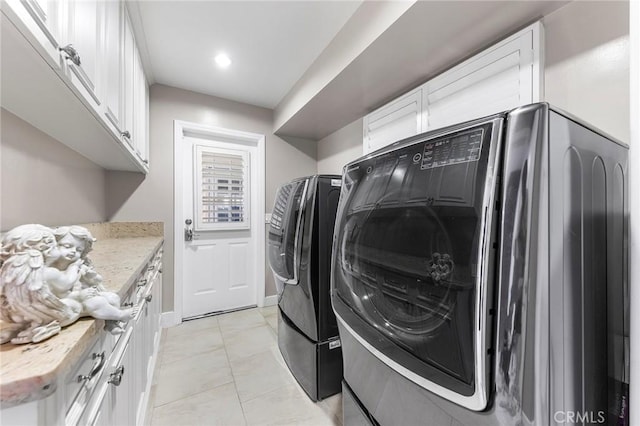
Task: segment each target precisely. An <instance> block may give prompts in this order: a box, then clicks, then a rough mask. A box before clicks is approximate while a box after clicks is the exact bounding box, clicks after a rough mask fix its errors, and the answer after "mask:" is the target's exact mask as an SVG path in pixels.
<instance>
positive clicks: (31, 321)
mask: <svg viewBox="0 0 640 426" xmlns="http://www.w3.org/2000/svg"><path fill="white" fill-rule="evenodd" d="M93 241H94V238H93V237H92V236H91V234H90V233H89V231H88V230H87V229H85V228H82V227H79V226H71V227H68V226H66V227H60V228H57V229H56V230H55V231H54V230H52V229H50V228H47V227H45V226H42V225H35V224H31V225H22V226H18V227H17V228H14V229H12V230H11V231H9V232H8V233H7V234H6V235H5V236H4V238H3V239H2V249H1V251H0V262H1V266H0V319H1V320H2V321H3V323H4V324H3V325H2V328H1V329H0V344H2V343H6V342H11V343H14V344H21V343H31V342H33V343H37V342H40V341H42V340H45V339H47V338H49V337H51V336H54V335H55V334H57V333H59V332H60V329H61V328H62V327H65V326H67V325H69V324H72V323H73V322H75V321H76V320H78V318H80V317H82V316H92V317H94V318H98V319H104V320H107V326H106V328H107V329H108V330H110V331H111V332H112V333H119V332H122V328H121V327H120V326H119V321H128V320H129V319H131V318H132V317H133V316H134V315H135V313H136V312H137V307H135V308H129V309H121V308H120V298H119V296H118V295H117V294H115V293H111V292H108V291H106V289H105V288H104V286H103V285H102V277H101V276H100V275H99V274H98V273H97V272H96V271H95V269H94V268H93V266H92V265H91V263H90V261H89V259H88V258H87V253H88V252H89V251H90V250H91V247H92V244H93Z"/></svg>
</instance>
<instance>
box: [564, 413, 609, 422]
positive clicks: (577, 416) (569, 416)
mask: <svg viewBox="0 0 640 426" xmlns="http://www.w3.org/2000/svg"><path fill="white" fill-rule="evenodd" d="M553 420H555V421H556V423H560V424H573V423H587V424H594V423H599V424H604V423H605V421H606V420H607V416H606V414H605V412H604V411H584V412H580V411H556V412H555V414H554V415H553Z"/></svg>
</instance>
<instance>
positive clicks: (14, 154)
mask: <svg viewBox="0 0 640 426" xmlns="http://www.w3.org/2000/svg"><path fill="white" fill-rule="evenodd" d="M0 119H1V124H2V131H1V138H2V143H0V164H1V176H0V180H1V183H0V187H1V191H2V197H1V198H0V231H7V230H9V229H11V228H13V227H15V226H17V225H21V224H24V223H41V224H43V225H48V226H56V225H68V224H72V223H89V222H101V221H104V220H105V218H106V216H107V213H106V200H105V171H104V170H103V169H102V168H100V167H99V166H97V165H95V164H94V163H92V162H91V161H89V160H87V159H86V158H84V157H82V156H81V155H80V154H78V153H76V152H75V151H72V150H71V149H69V148H67V147H66V146H65V145H63V144H62V143H60V142H59V141H57V140H55V139H53V138H51V137H50V136H48V135H46V134H45V133H42V132H41V131H40V130H38V129H36V128H35V127H33V126H31V125H30V124H29V123H27V122H25V121H23V120H22V119H20V118H18V117H17V116H15V115H13V114H12V113H10V112H9V111H7V110H5V109H2V110H1V116H0Z"/></svg>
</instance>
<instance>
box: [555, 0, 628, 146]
mask: <svg viewBox="0 0 640 426" xmlns="http://www.w3.org/2000/svg"><path fill="white" fill-rule="evenodd" d="M543 22H544V28H545V41H546V42H545V75H544V78H545V100H547V101H548V102H549V103H551V104H553V105H555V106H557V107H559V108H561V109H564V110H566V111H567V112H570V113H571V114H573V115H576V116H577V117H580V118H582V119H584V120H585V121H587V122H589V123H591V124H592V125H594V126H595V127H597V128H599V129H601V130H603V131H605V132H606V133H608V134H610V135H612V136H614V137H616V138H618V139H620V140H622V141H623V142H627V143H628V142H629V3H628V2H626V1H624V2H618V1H605V2H591V1H575V2H572V3H569V4H568V5H567V6H564V7H563V8H561V9H558V10H557V11H556V12H554V13H552V14H551V15H548V16H546V17H545V18H544V21H543Z"/></svg>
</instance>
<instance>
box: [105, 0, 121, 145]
mask: <svg viewBox="0 0 640 426" xmlns="http://www.w3.org/2000/svg"><path fill="white" fill-rule="evenodd" d="M104 7H105V32H104V34H105V39H104V49H105V52H104V53H105V56H104V60H105V66H104V67H103V70H104V72H105V76H104V77H105V78H104V82H105V97H104V100H105V107H106V110H105V114H106V116H107V119H108V120H109V122H110V123H111V124H112V125H113V126H114V128H115V131H116V133H117V134H118V137H120V135H121V133H122V131H123V130H122V124H123V123H122V121H123V96H122V94H123V89H122V81H123V69H122V57H123V46H122V44H123V43H122V39H123V33H122V27H123V25H122V24H123V23H122V7H123V6H122V3H120V2H118V1H108V2H106V3H105V6H104Z"/></svg>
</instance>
